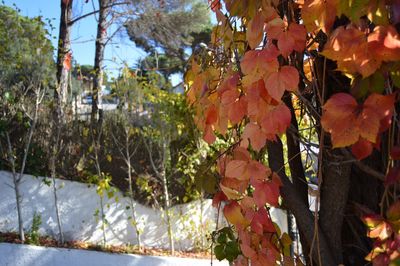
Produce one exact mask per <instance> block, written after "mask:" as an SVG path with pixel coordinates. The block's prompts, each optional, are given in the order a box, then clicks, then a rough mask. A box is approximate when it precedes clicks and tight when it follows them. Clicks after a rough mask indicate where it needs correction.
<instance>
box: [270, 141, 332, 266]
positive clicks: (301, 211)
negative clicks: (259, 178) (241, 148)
mask: <svg viewBox="0 0 400 266" xmlns="http://www.w3.org/2000/svg"><path fill="white" fill-rule="evenodd" d="M267 150H268V163H269V167H270V168H271V169H272V170H273V171H274V172H276V173H277V174H278V175H279V176H280V178H281V180H282V184H283V185H282V187H281V195H282V197H283V200H284V204H285V206H286V207H287V208H288V209H289V210H290V211H291V212H292V213H293V215H294V216H295V218H296V222H297V225H298V227H299V231H301V232H302V233H303V235H304V238H305V241H306V242H307V244H308V246H311V244H312V241H313V239H314V234H315V233H317V234H318V238H319V241H316V243H315V245H314V246H315V248H314V249H313V250H312V251H311V255H312V258H313V260H314V261H316V262H317V263H318V265H321V266H322V265H323V266H334V265H337V263H336V262H335V258H334V257H333V255H332V253H331V250H330V247H329V245H328V242H327V240H326V237H325V236H324V233H323V232H322V230H321V229H320V228H319V226H318V224H315V223H314V216H313V215H312V213H311V212H310V210H309V209H308V205H306V204H305V203H304V202H303V201H302V200H301V196H300V195H299V193H298V191H297V189H296V188H295V187H294V185H293V183H292V182H291V181H290V180H289V178H288V177H287V176H286V173H285V168H284V159H283V158H284V157H283V146H282V142H281V141H280V139H279V138H278V137H277V141H275V142H268V143H267ZM315 229H317V232H315ZM319 261H321V263H319Z"/></svg>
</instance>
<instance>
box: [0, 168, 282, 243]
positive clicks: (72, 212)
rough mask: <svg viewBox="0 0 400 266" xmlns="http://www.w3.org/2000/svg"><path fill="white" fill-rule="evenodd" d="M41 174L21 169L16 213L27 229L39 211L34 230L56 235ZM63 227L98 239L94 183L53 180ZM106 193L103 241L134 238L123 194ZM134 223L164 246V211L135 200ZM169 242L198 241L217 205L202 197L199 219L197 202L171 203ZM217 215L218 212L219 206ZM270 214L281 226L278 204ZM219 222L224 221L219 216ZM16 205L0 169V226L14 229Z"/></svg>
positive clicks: (145, 238)
mask: <svg viewBox="0 0 400 266" xmlns="http://www.w3.org/2000/svg"><path fill="white" fill-rule="evenodd" d="M43 180H45V178H43V177H33V176H30V175H25V176H24V177H23V182H22V184H21V192H22V199H23V201H22V209H23V211H22V216H23V219H24V228H25V229H26V230H29V229H30V227H31V223H32V218H33V214H34V212H37V213H39V214H40V215H41V218H42V225H41V229H40V233H41V234H44V235H52V236H57V234H58V229H57V222H56V216H55V207H54V199H53V192H52V186H48V185H46V184H45V183H44V182H43ZM47 180H48V181H50V180H49V179H47ZM56 186H57V188H58V198H59V203H60V206H59V208H60V212H61V219H62V223H63V230H64V234H65V237H66V239H67V240H81V241H88V242H92V243H101V241H102V230H101V221H100V219H99V217H100V216H95V213H96V210H98V209H99V208H100V198H99V196H98V194H97V193H96V187H95V186H89V185H87V184H84V183H79V182H72V181H66V180H56ZM115 196H117V197H118V199H119V200H118V201H116V199H115V197H114V198H111V199H107V198H105V200H104V205H105V216H106V219H107V220H108V222H109V225H108V226H107V227H106V236H107V243H108V244H115V245H119V244H129V243H130V244H136V243H137V242H136V232H135V230H134V227H133V226H132V224H131V221H130V220H129V219H128V218H129V217H130V216H131V211H130V210H129V209H127V207H128V206H129V200H128V198H126V197H124V196H123V195H122V194H121V193H120V192H117V193H116V194H115ZM136 212H137V217H138V218H139V226H140V227H141V228H142V230H143V233H142V235H141V239H142V243H143V244H144V245H145V246H148V247H158V248H168V246H169V245H168V235H167V227H166V221H165V219H164V215H163V214H164V212H162V211H160V210H155V209H151V208H148V207H145V206H143V205H141V204H138V203H136ZM172 213H173V217H174V218H173V230H174V233H175V247H176V248H177V249H181V250H190V249H192V248H194V247H196V246H198V245H199V243H201V235H200V232H201V231H200V228H201V227H203V228H204V231H206V232H207V233H210V232H212V231H213V230H215V221H216V216H217V210H216V209H214V208H213V207H212V206H211V200H205V201H203V221H202V222H200V217H201V215H200V202H192V203H189V204H185V205H180V206H175V207H173V208H172ZM221 215H222V212H221ZM272 216H273V217H272V218H273V219H274V220H275V221H276V222H277V223H278V224H279V225H280V227H281V228H282V230H283V231H287V219H286V215H285V214H284V213H283V212H281V211H280V210H278V209H274V210H272ZM219 221H220V222H219V224H221V221H224V219H223V217H220V218H219ZM17 224H18V223H17V211H16V202H15V194H14V189H13V187H12V176H11V174H10V173H9V172H5V171H0V231H3V232H7V231H17V229H18V228H17Z"/></svg>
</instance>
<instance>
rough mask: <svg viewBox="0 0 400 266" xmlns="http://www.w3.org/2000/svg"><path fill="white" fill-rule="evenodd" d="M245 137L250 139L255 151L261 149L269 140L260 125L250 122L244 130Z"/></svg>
mask: <svg viewBox="0 0 400 266" xmlns="http://www.w3.org/2000/svg"><path fill="white" fill-rule="evenodd" d="M243 139H249V140H250V143H251V147H252V148H253V149H254V150H255V151H260V150H261V149H262V148H263V147H264V146H265V143H266V142H267V138H266V135H265V133H264V132H262V130H261V128H260V126H259V125H257V124H255V123H248V124H247V125H246V127H245V129H244V131H243Z"/></svg>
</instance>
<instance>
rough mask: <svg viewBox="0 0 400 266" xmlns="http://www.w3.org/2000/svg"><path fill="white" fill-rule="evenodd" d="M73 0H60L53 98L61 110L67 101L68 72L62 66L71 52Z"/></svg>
mask: <svg viewBox="0 0 400 266" xmlns="http://www.w3.org/2000/svg"><path fill="white" fill-rule="evenodd" d="M72 3H73V0H69V1H65V0H61V18H60V32H59V37H58V50H57V83H58V86H57V87H56V88H57V89H56V91H55V92H54V97H55V98H56V99H59V100H60V102H61V103H62V110H63V109H64V107H65V106H66V104H67V101H68V73H69V70H68V69H67V67H66V66H65V65H64V61H65V57H66V56H68V54H69V53H70V52H71V51H70V50H71V41H70V38H71V27H70V25H69V22H70V21H71V18H72Z"/></svg>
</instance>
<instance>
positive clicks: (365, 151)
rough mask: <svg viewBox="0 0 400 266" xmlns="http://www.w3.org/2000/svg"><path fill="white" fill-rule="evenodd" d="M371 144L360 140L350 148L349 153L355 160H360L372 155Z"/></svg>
mask: <svg viewBox="0 0 400 266" xmlns="http://www.w3.org/2000/svg"><path fill="white" fill-rule="evenodd" d="M372 150H373V147H372V143H371V142H369V141H368V140H365V139H360V140H359V141H357V142H356V143H355V144H353V145H352V146H351V153H353V155H354V157H356V158H357V160H362V159H364V158H366V157H368V156H369V155H370V154H371V153H372Z"/></svg>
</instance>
